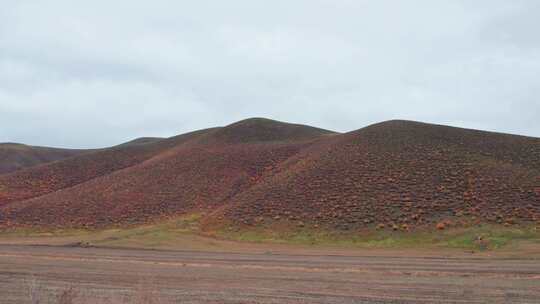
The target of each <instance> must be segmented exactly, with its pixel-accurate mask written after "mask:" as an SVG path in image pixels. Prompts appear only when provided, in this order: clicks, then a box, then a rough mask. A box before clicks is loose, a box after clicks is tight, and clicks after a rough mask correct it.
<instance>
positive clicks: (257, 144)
mask: <svg viewBox="0 0 540 304" xmlns="http://www.w3.org/2000/svg"><path fill="white" fill-rule="evenodd" d="M0 206H1V207H0V225H1V226H43V227H82V228H84V227H107V226H123V225H127V224H141V223H146V222H150V221H156V220H159V219H161V218H164V217H173V216H176V215H179V214H186V213H189V212H204V214H206V218H204V219H203V223H204V224H205V225H206V226H207V227H209V229H212V228H213V227H215V226H220V225H224V224H227V225H229V224H231V225H235V226H240V227H245V228H248V229H249V228H250V227H253V226H260V225H272V224H275V223H281V222H286V223H287V224H289V225H292V226H298V227H305V228H314V229H318V228H319V227H320V228H321V229H322V228H328V229H332V230H336V229H337V230H352V231H354V230H361V229H376V228H377V227H378V228H379V229H397V230H406V231H408V230H415V229H419V228H422V229H423V228H428V229H433V230H435V229H436V227H437V226H438V227H439V229H447V228H452V227H456V226H468V225H474V224H478V223H485V222H487V223H498V224H501V225H507V226H512V225H531V224H534V223H535V222H538V220H539V219H540V139H538V138H532V137H524V136H518V135H509V134H500V133H492V132H484V131H477V130H469V129H461V128H453V127H447V126H440V125H432V124H425V123H418V122H411V121H388V122H383V123H380V124H375V125H371V126H368V127H366V128H362V129H359V130H357V131H353V132H349V133H345V134H337V133H333V132H330V131H326V130H321V129H317V128H313V127H309V126H303V125H294V124H286V123H281V122H276V121H272V120H267V119H248V120H245V121H241V122H238V123H234V124H231V125H229V126H226V127H220V128H214V129H207V130H202V131H197V132H193V133H188V134H185V135H180V136H178V137H174V138H169V139H163V140H149V141H145V142H143V143H140V144H132V145H125V146H124V145H121V146H117V147H114V148H111V149H105V150H102V151H98V152H94V153H87V154H84V155H81V156H77V157H71V158H69V159H66V160H63V161H58V162H54V163H51V164H45V165H42V166H38V167H35V168H28V169H24V170H19V171H17V172H14V173H12V174H7V175H0Z"/></svg>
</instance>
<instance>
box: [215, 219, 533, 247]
mask: <svg viewBox="0 0 540 304" xmlns="http://www.w3.org/2000/svg"><path fill="white" fill-rule="evenodd" d="M217 236H219V237H222V238H225V239H231V240H237V241H248V242H256V243H264V242H270V243H286V244H298V245H322V246H342V247H358V248H422V247H444V248H460V249H470V250H492V249H498V248H502V247H504V246H508V245H512V244H516V243H517V242H520V241H523V240H527V241H536V242H540V233H539V232H538V231H537V230H536V228H535V227H521V228H509V227H502V226H496V225H482V226H477V227H469V228H456V229H450V230H444V231H414V232H404V231H387V230H386V231H364V232H343V231H328V230H318V229H317V230H315V229H304V228H302V229H281V230H277V229H273V228H272V227H255V228H250V229H249V230H245V229H238V228H233V227H227V228H225V229H222V230H220V231H218V232H217Z"/></svg>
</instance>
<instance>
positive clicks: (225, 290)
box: [0, 245, 540, 304]
mask: <svg viewBox="0 0 540 304" xmlns="http://www.w3.org/2000/svg"><path fill="white" fill-rule="evenodd" d="M32 286H33V287H32ZM68 286H73V287H74V288H75V289H77V290H78V293H79V297H80V299H81V301H82V299H84V298H86V299H87V301H86V302H84V303H107V301H106V300H107V299H108V300H111V299H113V298H115V299H124V300H125V301H130V300H129V299H130V297H132V296H133V295H134V294H135V293H137V292H138V291H139V290H141V289H144V288H148V289H147V291H151V292H155V293H157V292H159V293H160V294H161V297H162V300H163V301H164V302H165V300H166V303H438V302H442V303H540V261H538V260H535V259H485V258H480V259H477V258H473V257H470V258H435V257H392V256H384V257H380V256H344V255H298V254H294V255H292V254H290V255H289V254H271V253H266V254H238V253H217V252H196V251H153V250H133V249H107V248H70V247H54V246H20V245H0V294H1V295H2V296H1V297H0V303H6V304H7V303H30V302H29V297H28V292H29V290H30V289H32V288H33V289H34V290H38V291H39V292H40V293H41V294H42V295H49V296H52V295H53V294H55V293H58V292H60V291H62V290H65V289H67V288H68ZM142 286H144V287H142ZM88 298H90V299H91V300H90V301H88ZM126 299H128V300H126ZM45 303H47V302H45ZM51 303H52V302H51ZM109 303H110V302H109Z"/></svg>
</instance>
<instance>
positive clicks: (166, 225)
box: [0, 214, 540, 251]
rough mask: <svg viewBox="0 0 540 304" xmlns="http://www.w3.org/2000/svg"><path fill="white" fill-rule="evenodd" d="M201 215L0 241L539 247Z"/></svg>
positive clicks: (475, 233)
mask: <svg viewBox="0 0 540 304" xmlns="http://www.w3.org/2000/svg"><path fill="white" fill-rule="evenodd" d="M201 217H202V215H201V214H190V215H187V216H181V217H177V218H173V219H168V220H164V221H161V222H158V223H155V224H149V225H143V226H136V227H130V228H114V229H106V230H80V229H60V230H51V229H48V230H47V229H45V230H44V229H30V228H26V229H23V228H18V229H12V230H5V231H2V232H0V239H2V240H3V241H4V242H9V240H10V239H11V240H19V241H20V240H24V239H28V240H30V241H35V242H38V243H40V240H53V241H54V240H55V239H56V240H63V242H64V243H66V242H67V243H68V244H73V245H77V246H98V247H131V248H155V249H189V250H193V249H195V250H197V249H199V250H207V249H209V248H215V249H219V248H225V247H227V246H231V243H228V242H236V243H242V244H268V245H272V244H274V245H275V244H283V245H290V246H300V247H314V248H324V247H341V248H347V249H355V248H358V249H361V248H381V249H385V248H387V249H400V248H403V249H405V248H408V249H422V248H431V249H433V248H441V249H444V248H453V249H464V250H473V251H491V250H497V249H501V248H507V249H511V248H513V247H515V248H517V246H519V245H520V244H522V243H524V242H526V243H533V244H540V231H539V229H538V228H537V227H536V226H525V227H517V226H516V227H505V226H502V225H489V224H483V225H478V226H472V227H468V228H455V229H449V230H444V231H433V230H430V231H408V232H406V231H389V230H382V231H378V230H366V231H361V232H344V231H331V230H325V229H313V228H307V227H306V228H298V227H295V228H291V227H288V226H284V225H281V226H279V227H275V226H263V225H261V226H258V227H250V228H249V229H248V228H238V227H236V226H222V227H220V228H218V229H213V230H212V231H208V230H202V229H201V227H200V219H201Z"/></svg>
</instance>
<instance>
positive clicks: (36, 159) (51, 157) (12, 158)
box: [0, 143, 87, 174]
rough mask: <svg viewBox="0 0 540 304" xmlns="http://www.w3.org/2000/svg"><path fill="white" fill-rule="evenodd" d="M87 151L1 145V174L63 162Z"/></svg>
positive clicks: (10, 144)
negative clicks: (57, 161)
mask: <svg viewBox="0 0 540 304" xmlns="http://www.w3.org/2000/svg"><path fill="white" fill-rule="evenodd" d="M84 152H87V150H77V149H58V148H48V147H36V146H27V145H23V144H16V143H4V144H0V174H6V173H10V172H14V171H17V170H20V169H23V168H27V167H32V166H36V165H40V164H44V163H49V162H53V161H56V160H61V159H64V158H68V157H71V156H75V155H79V154H82V153H84Z"/></svg>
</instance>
